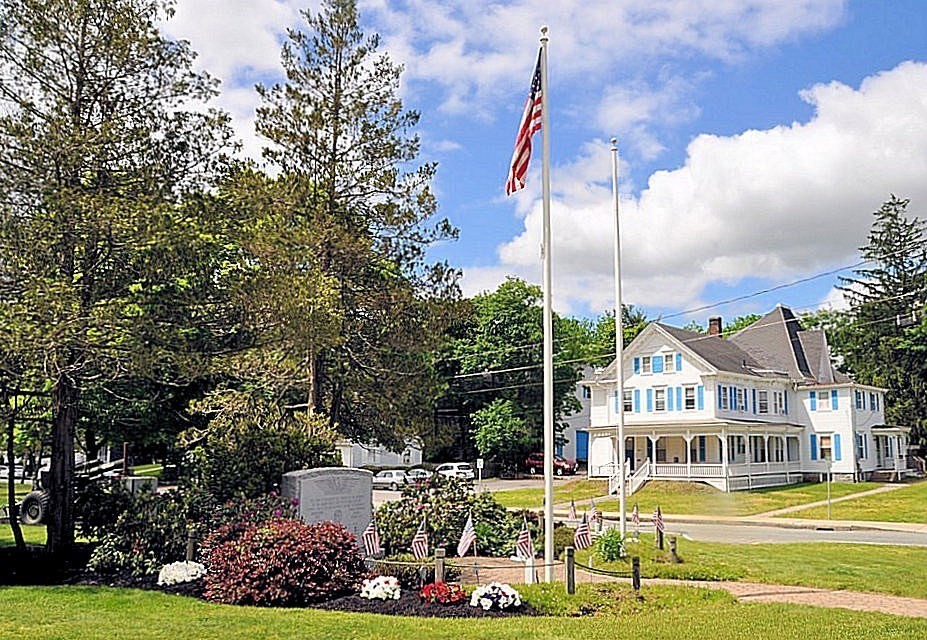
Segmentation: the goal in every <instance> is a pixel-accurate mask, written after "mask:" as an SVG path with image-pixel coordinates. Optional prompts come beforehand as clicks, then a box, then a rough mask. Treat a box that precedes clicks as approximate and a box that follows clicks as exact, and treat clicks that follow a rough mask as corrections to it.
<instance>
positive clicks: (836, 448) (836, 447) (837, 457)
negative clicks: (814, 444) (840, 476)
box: [834, 433, 842, 461]
mask: <svg viewBox="0 0 927 640" xmlns="http://www.w3.org/2000/svg"><path fill="white" fill-rule="evenodd" d="M841 457H842V456H841V455H840V434H839V433H835V434H834V460H838V461H839V460H840V459H841Z"/></svg>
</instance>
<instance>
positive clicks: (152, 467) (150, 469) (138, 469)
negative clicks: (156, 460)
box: [132, 464, 164, 478]
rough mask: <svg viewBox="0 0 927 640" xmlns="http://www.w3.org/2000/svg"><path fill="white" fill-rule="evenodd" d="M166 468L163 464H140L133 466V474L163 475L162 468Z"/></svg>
mask: <svg viewBox="0 0 927 640" xmlns="http://www.w3.org/2000/svg"><path fill="white" fill-rule="evenodd" d="M163 468H164V466H163V465H161V464H139V465H136V466H134V467H132V475H135V476H153V477H155V478H160V477H161V470H162V469H163Z"/></svg>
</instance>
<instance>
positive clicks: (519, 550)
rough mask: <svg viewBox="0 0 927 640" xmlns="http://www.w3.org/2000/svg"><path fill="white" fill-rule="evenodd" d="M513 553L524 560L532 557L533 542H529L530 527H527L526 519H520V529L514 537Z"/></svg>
mask: <svg viewBox="0 0 927 640" xmlns="http://www.w3.org/2000/svg"><path fill="white" fill-rule="evenodd" d="M515 555H516V556H518V557H519V558H522V559H524V560H527V559H529V558H533V557H534V544H532V542H531V529H529V528H528V520H527V519H525V520H523V521H522V525H521V531H519V532H518V538H516V539H515Z"/></svg>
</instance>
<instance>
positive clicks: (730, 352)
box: [658, 323, 760, 374]
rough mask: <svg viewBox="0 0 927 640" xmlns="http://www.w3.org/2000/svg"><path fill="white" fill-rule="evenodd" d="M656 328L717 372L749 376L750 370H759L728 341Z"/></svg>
mask: <svg viewBox="0 0 927 640" xmlns="http://www.w3.org/2000/svg"><path fill="white" fill-rule="evenodd" d="M658 326H659V327H660V328H661V329H663V330H664V331H666V333H668V334H670V335H671V336H672V337H673V338H675V339H676V340H678V341H679V342H681V343H683V344H684V345H686V346H687V347H688V348H689V349H691V350H692V351H694V352H695V353H696V354H697V355H698V356H699V357H700V358H702V359H704V360H705V361H706V362H707V363H708V364H710V365H711V366H713V367H714V368H716V369H718V370H719V371H731V372H735V373H747V374H749V373H752V371H751V370H753V369H758V368H760V367H759V364H758V363H757V361H756V360H754V358H753V356H751V355H750V354H749V353H748V352H746V351H744V350H743V349H742V348H740V347H739V346H738V345H736V344H734V343H732V342H731V341H730V340H725V339H723V338H721V337H719V336H710V335H707V334H704V333H696V332H694V331H687V330H686V329H678V328H676V327H671V326H669V325H665V324H662V323H658Z"/></svg>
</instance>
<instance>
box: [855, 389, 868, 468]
mask: <svg viewBox="0 0 927 640" xmlns="http://www.w3.org/2000/svg"><path fill="white" fill-rule="evenodd" d="M857 393H859V392H857ZM865 438H866V436H865V434H862V433H857V434H856V457H857V458H859V459H860V460H865V459H866V440H865Z"/></svg>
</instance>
